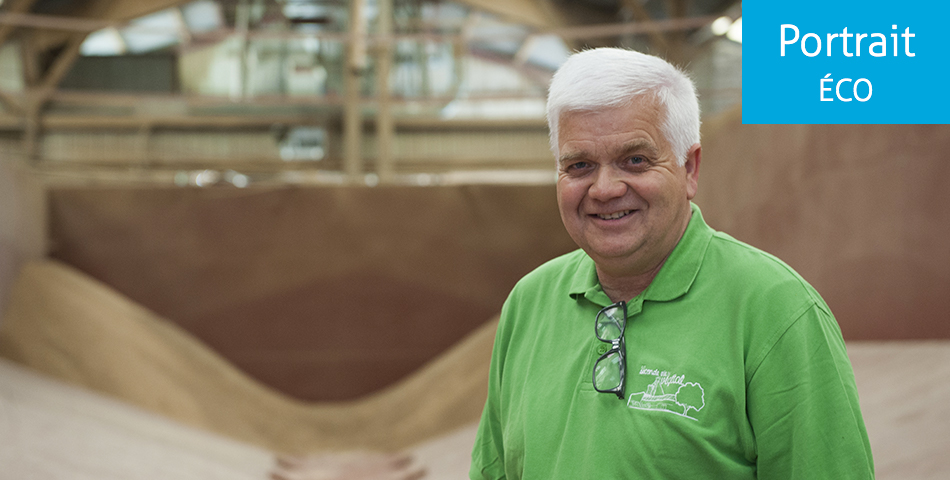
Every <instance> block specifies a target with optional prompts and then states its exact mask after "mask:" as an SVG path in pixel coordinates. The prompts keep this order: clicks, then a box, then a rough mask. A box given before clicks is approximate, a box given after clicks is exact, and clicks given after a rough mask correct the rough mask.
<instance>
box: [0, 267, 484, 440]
mask: <svg viewBox="0 0 950 480" xmlns="http://www.w3.org/2000/svg"><path fill="white" fill-rule="evenodd" d="M495 326H496V321H495V320H492V321H489V322H487V323H486V324H485V325H484V326H483V327H481V328H479V329H478V330H476V331H475V332H473V333H472V334H471V335H469V336H468V337H467V338H465V339H464V340H463V341H462V342H460V343H459V344H458V345H456V346H455V347H454V348H452V349H450V350H449V351H447V352H446V353H445V354H443V355H441V356H439V357H437V358H436V359H434V360H433V361H432V362H430V363H429V364H427V365H426V366H425V367H423V368H422V369H420V370H419V371H417V372H416V373H414V374H413V375H411V376H410V377H408V378H406V379H404V380H402V381H400V382H398V383H397V384H395V385H393V386H392V387H390V388H387V389H385V390H383V391H381V392H378V393H376V394H373V395H370V396H368V397H365V398H363V399H360V400H358V401H354V402H347V403H334V404H327V403H306V402H301V401H297V400H295V399H292V398H289V397H287V396H284V395H282V394H280V393H278V392H276V391H273V390H271V389H269V388H267V387H265V386H263V385H261V384H260V383H258V382H256V381H254V380H253V379H251V378H250V377H248V376H247V375H245V374H244V373H242V372H241V371H239V370H238V369H237V368H235V367H234V366H233V365H231V364H230V363H228V362H227V361H226V360H224V359H223V358H221V357H220V356H219V355H217V354H216V353H214V352H213V351H212V350H211V349H209V348H208V347H207V346H205V345H204V344H202V343H201V342H199V341H198V340H196V339H194V338H193V337H192V336H190V335H189V334H188V333H186V332H185V331H183V330H182V329H180V328H179V327H177V326H175V325H174V324H172V323H171V322H168V321H166V320H164V319H162V318H160V317H159V316H157V315H155V314H154V313H152V312H150V311H148V310H146V309H144V308H142V307H141V306H139V305H136V304H134V303H133V302H131V301H129V300H128V299H126V298H124V297H123V296H121V295H120V294H118V293H117V292H115V291H114V290H112V289H111V288H109V287H108V286H106V285H103V284H101V283H99V282H97V281H95V280H93V279H91V278H89V277H87V276H85V275H84V274H82V273H80V272H78V271H76V270H74V269H72V268H70V267H68V266H65V265H63V264H60V263H57V262H51V261H47V262H37V263H33V264H30V265H27V266H26V267H25V268H24V269H23V271H22V272H21V274H20V277H19V279H18V280H17V283H16V285H15V287H14V292H13V295H12V298H11V300H10V303H9V306H8V310H7V312H6V315H5V317H4V318H3V320H2V323H0V356H2V357H5V358H8V359H10V360H12V361H15V362H18V363H20V364H23V365H26V366H28V367H30V368H32V369H34V370H37V371H39V372H42V373H44V374H46V375H49V376H51V377H53V378H58V379H61V380H64V381H66V382H69V383H72V384H74V385H79V386H83V387H86V388H89V389H92V390H94V391H98V392H101V393H104V394H107V395H110V396H113V397H116V398H119V399H122V400H124V401H127V402H129V403H131V404H133V405H137V406H139V407H142V408H145V409H147V410H150V411H154V412H158V413H161V414H163V415H166V416H168V417H170V418H172V419H175V420H178V421H180V422H183V423H185V424H188V425H192V426H195V427H198V428H203V429H207V430H209V431H212V432H217V433H220V434H223V435H226V436H228V437H231V438H234V439H237V440H240V441H243V442H247V443H250V444H254V445H258V446H261V447H263V448H266V449H268V450H271V451H276V452H286V453H306V452H311V451H315V450H323V449H347V448H371V449H383V450H397V449H403V448H407V447H409V446H412V445H415V444H418V443H420V442H422V441H423V440H426V439H429V438H432V437H435V436H438V435H444V434H446V433H449V432H452V431H455V430H456V429H458V428H459V427H462V426H465V425H470V424H471V423H472V422H474V421H477V419H478V417H479V415H480V413H481V408H482V405H483V404H484V401H485V396H486V387H487V377H488V363H489V357H490V352H491V345H492V341H493V339H494V330H495Z"/></svg>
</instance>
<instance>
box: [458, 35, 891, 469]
mask: <svg viewBox="0 0 950 480" xmlns="http://www.w3.org/2000/svg"><path fill="white" fill-rule="evenodd" d="M548 122H549V126H550V129H551V144H552V149H553V150H554V152H555V156H556V158H557V169H558V180H557V201H558V207H559V208H560V212H561V218H562V220H563V222H564V226H565V227H566V228H567V231H568V233H569V234H570V235H571V237H572V238H573V239H574V241H575V242H577V244H578V245H579V246H580V247H581V249H580V250H578V251H575V252H573V253H569V254H567V255H565V256H562V257H560V258H556V259H554V260H552V261H550V262H548V263H546V264H544V265H542V266H541V267H539V268H538V269H537V270H535V271H534V272H532V273H530V274H528V275H527V276H526V277H525V278H524V279H522V280H521V281H520V282H519V283H518V284H517V285H516V286H515V288H514V289H513V291H512V292H511V295H510V296H509V298H508V300H507V301H506V302H505V305H504V308H503V310H502V318H501V323H500V324H499V327H498V333H497V337H496V340H495V346H494V352H493V354H492V366H491V377H490V383H489V397H488V402H487V403H486V405H485V410H484V413H483V416H482V420H481V424H480V425H479V430H478V437H477V440H476V443H475V447H474V450H473V453H472V466H471V472H470V475H471V478H473V479H482V478H486V479H500V478H507V479H509V480H512V479H520V478H526V479H544V480H551V479H572V480H573V479H619V478H631V479H691V480H692V479H730V480H733V479H753V478H760V479H774V478H782V479H803V480H816V479H834V480H842V479H870V478H873V475H874V473H873V463H872V460H871V450H870V446H869V444H868V439H867V433H866V431H865V428H864V422H863V419H862V417H861V413H860V410H859V407H858V397H857V391H856V389H855V384H854V375H853V373H852V370H851V365H850V363H849V361H848V357H847V354H846V352H845V346H844V342H843V341H842V338H841V333H840V330H839V329H838V325H837V323H836V322H835V320H834V317H833V316H832V314H831V312H830V311H829V309H828V306H827V305H825V303H824V301H822V299H821V297H819V295H818V293H817V292H815V290H814V289H812V287H811V286H809V285H808V284H807V283H806V282H805V281H804V280H803V279H802V278H801V277H800V276H799V275H798V274H796V273H795V272H794V271H792V269H791V268H789V267H788V266H787V265H785V264H784V263H782V262H781V261H780V260H778V259H776V258H775V257H772V256H770V255H768V254H767V253H764V252H762V251H759V250H756V249H755V248H752V247H750V246H748V245H745V244H743V243H741V242H739V241H737V240H735V239H733V238H731V237H729V236H728V235H726V234H723V233H720V232H717V231H714V230H712V229H711V228H710V227H708V226H707V225H706V223H705V222H704V221H703V217H702V215H701V213H700V211H699V208H698V207H696V205H693V204H692V203H691V199H692V198H693V196H694V195H695V194H696V190H697V183H698V172H699V164H700V159H701V148H700V145H699V107H698V103H697V100H696V93H695V89H694V87H693V84H692V82H691V81H690V80H689V79H688V78H687V77H686V76H685V75H684V74H683V73H681V72H680V71H678V70H677V69H676V68H674V67H672V66H671V65H669V64H668V63H666V62H665V61H663V60H660V59H659V58H656V57H652V56H649V55H644V54H640V53H637V52H632V51H626V50H619V49H595V50H589V51H585V52H582V53H578V54H576V55H573V56H572V57H571V58H570V59H568V61H567V62H566V63H565V64H564V66H563V67H561V69H560V70H559V71H558V72H557V73H556V74H555V76H554V79H553V81H552V83H551V88H550V93H549V97H548Z"/></svg>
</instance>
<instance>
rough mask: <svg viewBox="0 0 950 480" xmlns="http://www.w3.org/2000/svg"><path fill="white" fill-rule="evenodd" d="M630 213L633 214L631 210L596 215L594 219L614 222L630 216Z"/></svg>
mask: <svg viewBox="0 0 950 480" xmlns="http://www.w3.org/2000/svg"><path fill="white" fill-rule="evenodd" d="M631 213H633V210H623V211H620V212H614V213H609V214H605V213H598V214H596V217H597V218H599V219H601V220H616V219H618V218H623V217H626V216H627V215H630V214H631Z"/></svg>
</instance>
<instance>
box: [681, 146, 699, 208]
mask: <svg viewBox="0 0 950 480" xmlns="http://www.w3.org/2000/svg"><path fill="white" fill-rule="evenodd" d="M702 159H703V147H702V146H700V144H698V143H695V144H693V146H692V147H689V151H688V152H687V153H686V163H685V164H683V167H684V168H685V169H686V198H687V199H689V200H692V199H693V197H695V196H696V191H697V190H698V189H699V162H700V161H702Z"/></svg>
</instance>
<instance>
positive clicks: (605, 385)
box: [594, 351, 623, 390]
mask: <svg viewBox="0 0 950 480" xmlns="http://www.w3.org/2000/svg"><path fill="white" fill-rule="evenodd" d="M620 361H621V358H620V352H616V351H614V352H611V353H610V354H609V355H607V356H606V357H603V358H601V359H600V360H598V361H597V364H596V365H594V388H596V389H598V390H614V389H616V388H618V387H620V382H621V380H622V378H623V377H622V375H621V371H622V369H621V368H620Z"/></svg>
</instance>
